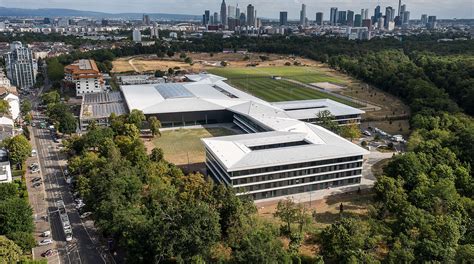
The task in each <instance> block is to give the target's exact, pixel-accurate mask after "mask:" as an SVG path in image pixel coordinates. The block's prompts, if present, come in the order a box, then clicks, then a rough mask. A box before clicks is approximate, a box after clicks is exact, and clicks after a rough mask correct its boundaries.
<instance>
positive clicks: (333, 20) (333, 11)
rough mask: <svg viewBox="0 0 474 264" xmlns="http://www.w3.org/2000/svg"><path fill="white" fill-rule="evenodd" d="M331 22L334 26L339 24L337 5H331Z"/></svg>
mask: <svg viewBox="0 0 474 264" xmlns="http://www.w3.org/2000/svg"><path fill="white" fill-rule="evenodd" d="M329 23H330V24H331V25H332V26H335V25H336V24H337V7H331V17H330V18H329Z"/></svg>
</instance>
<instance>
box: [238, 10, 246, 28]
mask: <svg viewBox="0 0 474 264" xmlns="http://www.w3.org/2000/svg"><path fill="white" fill-rule="evenodd" d="M239 20H240V25H241V26H245V24H246V23H247V17H246V16H245V13H240V17H239Z"/></svg>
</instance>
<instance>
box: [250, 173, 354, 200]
mask: <svg viewBox="0 0 474 264" xmlns="http://www.w3.org/2000/svg"><path fill="white" fill-rule="evenodd" d="M360 180H361V178H360V177H357V178H350V179H345V180H337V181H332V182H323V183H316V184H311V185H305V186H298V187H290V188H286V189H280V190H273V191H263V192H258V193H253V194H249V195H250V196H251V197H252V198H253V199H254V200H259V199H265V198H272V197H279V196H287V195H293V194H298V193H304V192H311V191H317V190H323V189H328V188H332V187H341V186H346V185H354V184H358V183H360Z"/></svg>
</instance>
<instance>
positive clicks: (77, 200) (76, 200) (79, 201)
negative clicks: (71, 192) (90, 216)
mask: <svg viewBox="0 0 474 264" xmlns="http://www.w3.org/2000/svg"><path fill="white" fill-rule="evenodd" d="M74 202H75V203H77V204H80V203H84V201H83V200H82V199H81V198H76V199H74Z"/></svg>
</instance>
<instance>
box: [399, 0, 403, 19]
mask: <svg viewBox="0 0 474 264" xmlns="http://www.w3.org/2000/svg"><path fill="white" fill-rule="evenodd" d="M402 13H403V11H402V0H398V16H399V17H401V16H402Z"/></svg>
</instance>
